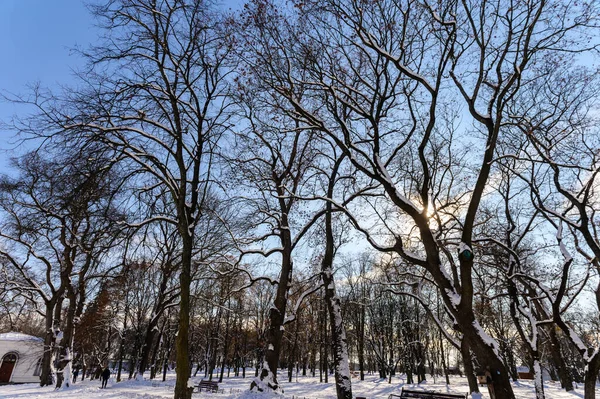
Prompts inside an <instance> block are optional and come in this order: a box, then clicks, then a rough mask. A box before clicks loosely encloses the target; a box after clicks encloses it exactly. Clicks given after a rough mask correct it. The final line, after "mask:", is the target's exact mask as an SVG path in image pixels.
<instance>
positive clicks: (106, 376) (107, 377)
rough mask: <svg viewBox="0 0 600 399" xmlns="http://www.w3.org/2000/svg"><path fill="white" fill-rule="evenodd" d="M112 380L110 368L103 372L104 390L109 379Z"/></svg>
mask: <svg viewBox="0 0 600 399" xmlns="http://www.w3.org/2000/svg"><path fill="white" fill-rule="evenodd" d="M109 378H110V370H109V369H108V366H106V367H105V368H104V370H102V388H106V384H107V383H108V379H109Z"/></svg>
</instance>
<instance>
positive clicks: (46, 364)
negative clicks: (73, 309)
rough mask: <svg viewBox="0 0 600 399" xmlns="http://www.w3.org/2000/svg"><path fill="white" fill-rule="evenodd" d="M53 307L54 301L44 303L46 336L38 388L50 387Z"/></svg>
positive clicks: (54, 339) (54, 340) (54, 337)
mask: <svg viewBox="0 0 600 399" xmlns="http://www.w3.org/2000/svg"><path fill="white" fill-rule="evenodd" d="M54 306H55V301H53V300H52V301H49V302H46V335H45V336H44V355H43V358H42V371H41V375H40V386H42V387H43V386H46V385H52V361H53V356H52V354H53V353H54V343H55V342H56V336H55V335H54V319H53V317H54Z"/></svg>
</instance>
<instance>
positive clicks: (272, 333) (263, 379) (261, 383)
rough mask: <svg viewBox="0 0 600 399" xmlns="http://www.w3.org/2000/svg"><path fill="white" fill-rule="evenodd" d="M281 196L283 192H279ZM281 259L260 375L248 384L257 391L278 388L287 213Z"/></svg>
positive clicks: (287, 265) (288, 270)
mask: <svg viewBox="0 0 600 399" xmlns="http://www.w3.org/2000/svg"><path fill="white" fill-rule="evenodd" d="M281 195H282V196H283V195H284V193H282V194H281ZM281 241H282V248H283V251H282V260H281V274H280V275H279V284H278V285H277V293H276V295H275V302H274V306H273V307H272V308H271V309H270V310H269V328H268V329H267V333H266V343H267V348H266V352H265V360H264V362H263V364H262V367H261V371H260V375H259V376H258V377H257V378H255V379H254V380H253V381H252V383H251V384H250V389H251V390H253V389H254V388H256V389H257V390H258V391H259V392H262V391H264V390H265V389H272V390H274V391H277V390H279V383H278V382H277V368H278V367H279V354H280V352H281V339H282V337H283V321H284V320H285V308H286V306H287V296H288V291H289V285H290V282H291V279H292V270H293V263H292V239H291V235H290V231H289V224H288V223H287V215H286V214H284V215H283V217H282V232H281Z"/></svg>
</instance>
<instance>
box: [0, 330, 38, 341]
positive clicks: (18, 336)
mask: <svg viewBox="0 0 600 399" xmlns="http://www.w3.org/2000/svg"><path fill="white" fill-rule="evenodd" d="M0 341H38V342H43V341H44V340H43V339H41V338H38V337H34V336H33V335H27V334H22V333H18V332H8V333H4V334H0Z"/></svg>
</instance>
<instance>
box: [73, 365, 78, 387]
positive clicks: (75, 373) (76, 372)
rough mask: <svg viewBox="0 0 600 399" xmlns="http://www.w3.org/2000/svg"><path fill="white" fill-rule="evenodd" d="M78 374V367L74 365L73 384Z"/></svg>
mask: <svg viewBox="0 0 600 399" xmlns="http://www.w3.org/2000/svg"><path fill="white" fill-rule="evenodd" d="M78 375H79V367H75V371H73V384H75V383H76V382H77V376H78Z"/></svg>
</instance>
